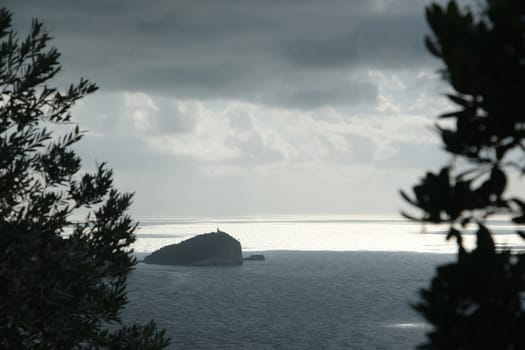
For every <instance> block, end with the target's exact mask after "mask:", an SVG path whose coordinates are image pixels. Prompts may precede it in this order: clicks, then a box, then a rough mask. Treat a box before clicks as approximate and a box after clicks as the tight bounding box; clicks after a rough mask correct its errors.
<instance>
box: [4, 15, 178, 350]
mask: <svg viewBox="0 0 525 350" xmlns="http://www.w3.org/2000/svg"><path fill="white" fill-rule="evenodd" d="M49 40H50V37H49V35H48V34H47V33H46V32H45V31H44V30H43V29H42V24H41V23H40V22H38V21H36V20H35V21H34V22H33V25H32V28H31V32H30V34H29V35H28V36H27V37H26V38H24V39H19V38H18V37H17V34H16V33H15V32H14V31H13V30H12V28H11V13H10V12H9V11H7V10H6V9H0V348H2V349H88V348H89V349H108V348H109V349H161V348H163V347H165V346H166V345H167V344H168V340H167V339H166V338H165V336H164V331H159V330H157V328H156V326H155V324H154V323H153V322H150V323H149V324H147V325H145V326H138V325H133V326H131V327H124V326H122V324H121V323H122V322H121V319H120V315H119V313H120V311H121V310H122V308H123V307H124V306H125V305H126V303H127V301H128V300H127V297H126V277H127V275H128V273H129V272H130V270H131V269H132V268H133V266H134V265H135V263H136V262H135V259H134V258H133V257H132V256H131V249H130V247H129V246H130V244H131V243H132V242H133V241H134V240H135V236H134V234H133V231H134V229H135V227H136V224H135V223H134V222H133V221H132V219H131V218H130V217H129V216H128V215H126V214H125V211H126V210H127V208H128V206H129V205H130V202H131V197H132V195H131V194H129V193H124V194H122V193H119V192H118V191H116V190H115V189H114V188H113V182H112V172H111V170H109V169H107V168H106V166H105V165H104V164H101V165H100V166H98V169H97V171H96V172H95V173H94V174H85V175H79V173H78V172H79V169H80V165H81V164H80V158H79V157H78V156H77V155H76V154H75V152H74V151H73V150H72V149H71V147H72V146H73V145H74V144H75V143H76V142H77V141H79V140H80V139H81V137H82V132H81V131H79V128H78V127H77V126H75V125H74V124H72V123H71V121H70V118H71V115H70V110H71V107H72V106H73V104H74V103H75V102H76V101H77V100H79V99H81V98H82V97H83V96H85V95H86V94H89V93H92V92H94V91H95V90H96V86H95V85H94V84H92V83H90V82H88V81H87V80H83V79H81V80H80V82H79V83H78V84H74V85H71V86H70V87H69V89H67V91H65V92H60V91H59V90H58V89H56V88H53V87H50V86H48V85H47V84H48V83H49V81H50V79H52V78H53V77H55V75H56V74H57V73H58V72H59V71H60V65H59V63H58V58H59V53H58V52H57V50H56V49H54V48H51V49H48V48H47V45H48V42H49ZM61 128H62V129H61ZM64 128H66V129H68V132H67V133H65V134H63V135H60V134H59V131H60V130H63V129H64ZM79 210H83V213H86V212H87V213H88V214H87V216H86V217H85V220H83V221H81V222H72V221H71V215H72V214H74V212H78V211H79Z"/></svg>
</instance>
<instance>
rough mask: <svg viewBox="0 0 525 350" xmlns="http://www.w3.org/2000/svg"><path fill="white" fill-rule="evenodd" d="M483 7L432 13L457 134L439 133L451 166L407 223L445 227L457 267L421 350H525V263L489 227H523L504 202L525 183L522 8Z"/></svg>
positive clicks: (427, 185) (437, 298)
mask: <svg viewBox="0 0 525 350" xmlns="http://www.w3.org/2000/svg"><path fill="white" fill-rule="evenodd" d="M478 5H479V7H478V8H477V11H473V10H472V9H471V8H468V7H467V8H463V9H461V8H459V6H458V5H457V4H456V2H455V1H449V2H448V4H447V5H446V6H441V5H437V4H432V5H430V6H429V7H428V8H427V11H426V15H427V21H428V23H429V25H430V27H431V28H432V31H433V33H434V35H433V37H428V38H427V39H426V44H427V48H428V50H429V51H430V52H431V53H432V54H433V55H434V56H436V57H438V58H440V59H441V60H442V61H443V63H444V64H445V67H444V68H443V70H442V74H443V78H444V79H445V80H446V81H447V82H449V83H450V85H451V87H452V88H453V93H451V94H449V95H448V97H449V99H450V100H451V101H452V102H453V103H454V104H455V105H456V106H457V110H456V111H453V112H450V113H446V114H443V115H441V116H439V118H442V119H449V120H450V121H451V122H452V123H449V124H447V125H452V127H443V126H439V125H438V126H437V128H438V131H439V133H440V134H441V138H442V141H443V144H444V146H445V149H446V151H447V152H449V153H451V154H452V156H453V159H452V161H451V163H450V164H448V165H447V166H446V167H444V168H442V169H441V170H440V171H439V172H438V173H430V172H429V173H427V175H426V176H425V177H424V178H423V179H422V181H421V183H419V184H418V185H417V186H415V187H414V189H413V192H414V195H413V196H412V197H411V196H409V195H407V194H406V193H403V192H402V195H403V197H404V198H405V199H406V200H407V201H408V202H410V203H411V204H412V205H414V206H416V207H418V208H420V209H421V210H422V211H423V215H422V216H421V217H414V216H412V215H407V214H405V215H406V216H407V217H409V218H411V219H413V220H418V221H422V222H430V223H447V224H448V225H449V231H448V235H447V239H451V238H454V239H455V240H456V242H457V244H458V250H459V252H458V259H457V261H456V262H454V263H451V264H448V265H445V266H441V267H439V268H438V269H437V274H436V276H435V277H434V279H433V280H432V284H431V286H430V287H429V288H428V289H426V290H423V291H422V292H421V300H420V301H419V302H418V303H417V304H416V305H415V308H416V310H418V311H419V312H420V313H421V314H422V315H423V316H424V317H425V318H426V319H427V321H428V322H430V323H431V324H432V326H433V330H432V331H431V332H430V333H429V334H428V343H426V344H424V345H422V346H421V348H423V349H448V350H452V349H509V350H510V349H525V314H524V311H523V305H522V294H523V291H524V282H525V256H524V255H523V254H522V253H519V252H512V251H510V250H500V251H498V250H497V249H495V246H494V242H493V240H492V233H491V232H490V230H489V228H487V226H486V221H487V219H488V218H490V217H491V216H492V215H494V214H507V215H510V217H512V221H513V222H514V223H516V224H523V223H525V202H523V201H522V200H520V199H519V198H513V197H508V196H506V193H505V188H506V185H507V174H508V173H509V171H513V170H517V171H518V172H520V173H521V174H524V173H525V165H524V164H523V157H524V156H525V152H524V150H525V143H524V141H525V140H524V139H525V20H524V19H525V2H524V1H522V0H486V1H485V2H484V3H483V4H481V3H479V4H478ZM459 164H460V165H459ZM469 225H476V226H477V232H476V236H477V243H476V248H475V249H473V250H472V251H467V250H466V249H465V248H464V247H463V239H462V237H463V234H464V230H465V229H466V228H467V226H469ZM517 234H518V235H520V236H521V237H522V238H523V237H525V234H524V233H523V232H521V231H519V230H518V231H517Z"/></svg>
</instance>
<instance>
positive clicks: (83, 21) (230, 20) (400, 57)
mask: <svg viewBox="0 0 525 350" xmlns="http://www.w3.org/2000/svg"><path fill="white" fill-rule="evenodd" d="M4 2H5V4H6V5H7V6H8V7H9V8H10V9H11V10H12V11H13V12H14V15H15V23H16V25H17V27H18V28H19V30H20V31H21V32H26V29H27V28H28V26H29V23H30V19H31V18H32V17H38V18H40V19H41V20H42V21H44V22H45V24H46V27H47V28H48V29H49V30H50V31H51V33H52V34H53V35H54V36H55V37H56V41H55V44H56V46H57V47H58V48H59V50H60V51H61V52H62V53H63V64H64V67H65V68H64V70H65V79H68V80H71V79H74V78H76V77H78V76H79V75H82V76H86V77H88V78H90V79H92V80H94V81H96V82H97V83H98V84H99V85H101V87H102V88H103V89H106V90H115V91H122V90H126V91H144V92H148V93H154V94H161V95H171V96H177V97H185V98H197V99H214V98H226V99H239V100H246V101H255V102H259V103H264V104H268V105H275V104H277V105H282V106H291V107H295V108H312V107H317V106H322V105H345V104H346V105H351V104H355V103H362V102H367V101H368V102H371V101H373V100H374V99H375V98H376V97H377V87H376V86H375V85H374V84H373V83H372V82H370V81H366V80H363V79H362V77H361V78H359V77H356V74H358V73H359V72H361V73H362V72H363V71H366V69H367V68H372V69H376V68H384V69H403V68H411V69H414V68H415V67H425V66H428V65H429V64H430V63H429V62H431V61H429V57H428V56H427V55H426V53H425V52H424V49H423V46H422V37H423V35H424V33H425V32H426V28H425V25H424V21H423V16H422V11H423V7H422V5H420V4H419V2H417V3H418V6H414V2H416V1H387V0H366V1H365V0H359V1H314V0H312V1H296V0H285V1H240V0H238V1H216V0H208V1H171V0H159V1H154V2H148V1H139V0H127V1H103V0H91V1H83V2H79V1H68V0H49V1H42V0H38V1H37V0H24V1H19V0H6V1H4Z"/></svg>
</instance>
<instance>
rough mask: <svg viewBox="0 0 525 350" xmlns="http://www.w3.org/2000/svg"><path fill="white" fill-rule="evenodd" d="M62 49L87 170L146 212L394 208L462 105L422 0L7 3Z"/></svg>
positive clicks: (21, 23) (22, 21)
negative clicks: (435, 53)
mask: <svg viewBox="0 0 525 350" xmlns="http://www.w3.org/2000/svg"><path fill="white" fill-rule="evenodd" d="M6 3H7V6H9V7H10V9H11V10H13V12H14V16H15V17H14V19H15V23H16V26H17V28H18V29H19V31H20V32H22V33H25V32H27V29H28V28H29V23H30V20H31V18H32V17H34V16H38V17H39V18H40V19H41V20H43V21H44V23H45V26H46V27H47V28H48V29H49V30H50V31H51V33H52V35H53V36H54V37H55V38H56V39H55V41H54V44H55V45H56V46H57V47H58V48H59V50H60V51H61V52H62V53H63V57H62V58H61V62H62V64H63V74H62V75H61V77H60V78H59V79H58V80H57V82H58V83H59V84H63V83H64V82H67V83H70V82H71V81H75V80H77V79H78V78H79V77H80V76H84V77H87V78H89V79H91V80H93V81H95V82H97V83H98V84H99V85H100V86H101V90H100V91H99V92H97V93H96V94H94V95H93V96H89V97H88V98H86V99H85V100H83V101H82V102H81V103H79V104H78V105H77V106H76V107H75V110H74V112H73V116H74V117H75V118H76V119H77V120H78V121H79V123H80V126H81V128H82V129H87V130H88V131H89V133H88V134H87V136H86V137H85V139H84V140H83V142H81V143H80V144H79V145H78V146H77V150H78V151H79V153H80V155H81V157H82V159H83V160H84V161H85V163H84V164H85V167H86V168H88V169H89V168H90V167H92V166H93V165H92V164H94V160H96V161H98V162H101V161H108V162H109V164H110V166H111V167H114V168H115V173H116V174H117V183H118V185H119V187H121V188H122V189H124V190H130V191H135V192H136V197H135V203H136V204H135V212H137V213H141V214H144V215H147V214H154V215H173V214H195V213H197V214H202V215H206V214H208V215H210V214H211V215H214V214H237V215H239V214H246V213H290V212H295V213H297V212H303V213H304V212H315V213H322V212H339V213H351V212H353V213H357V212H376V213H377V212H378V211H379V212H381V211H392V210H393V208H395V207H396V205H397V203H398V202H399V200H398V196H397V189H398V188H400V187H406V186H408V185H409V184H410V183H411V182H412V181H415V179H417V175H419V173H420V170H419V169H421V168H422V167H423V166H431V165H434V164H435V163H437V162H439V161H440V160H442V159H443V155H442V154H441V153H440V152H439V150H438V147H437V144H438V137H437V135H436V133H435V132H434V131H433V129H432V128H433V126H432V120H433V119H432V117H434V116H436V115H437V114H439V113H441V112H443V111H444V110H446V109H447V108H449V106H448V104H447V102H446V101H445V100H444V99H443V98H441V97H440V96H441V95H440V94H442V93H443V92H444V91H445V88H444V86H443V84H441V83H440V82H439V77H437V76H436V74H435V73H434V71H435V69H436V67H437V62H436V61H434V60H433V59H432V58H430V56H428V55H427V54H426V53H425V52H424V49H423V46H422V38H423V35H424V34H425V33H426V32H427V29H426V27H425V25H424V20H423V5H422V4H420V3H418V4H417V6H415V5H414V1H412V0H396V1H392V0H356V1H346V0H330V1H316V0H306V1H298V0H282V1H252V0H248V1H246V0H221V1H216V0H203V1H190V2H188V1H185V2H183V1H176V0H175V1H172V0H157V1H155V2H146V1H142V0H128V1H121V2H117V1H103V0H92V1H89V2H78V1H66V0H46V1H41V0H24V1H18V0H6Z"/></svg>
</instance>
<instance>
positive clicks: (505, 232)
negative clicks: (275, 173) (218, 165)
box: [134, 216, 522, 254]
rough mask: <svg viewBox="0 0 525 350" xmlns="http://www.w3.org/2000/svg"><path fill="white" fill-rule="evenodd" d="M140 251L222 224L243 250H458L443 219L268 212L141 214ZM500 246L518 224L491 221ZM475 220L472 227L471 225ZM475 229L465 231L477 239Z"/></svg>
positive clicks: (512, 242) (468, 242)
mask: <svg viewBox="0 0 525 350" xmlns="http://www.w3.org/2000/svg"><path fill="white" fill-rule="evenodd" d="M139 221H140V226H139V229H138V231H137V238H138V239H137V242H136V243H135V246H134V248H135V251H136V252H144V253H145V252H151V251H154V250H156V249H158V248H160V247H162V246H164V245H167V244H173V243H178V242H180V241H182V240H185V239H188V238H190V237H192V236H195V235H197V234H201V233H205V232H212V231H215V230H217V228H219V229H220V230H222V231H226V232H228V233H229V234H230V235H232V236H233V237H235V238H236V239H238V240H239V241H240V242H241V244H242V247H243V250H245V251H267V250H300V251H409V252H421V253H446V254H448V253H454V252H456V250H457V248H456V245H455V242H453V241H450V242H447V241H446V240H445V234H444V232H446V229H447V227H446V226H445V225H427V226H425V227H424V226H422V225H421V224H418V223H413V222H409V221H407V220H405V219H403V218H400V217H398V216H360V217H357V216H267V217H235V218H212V217H173V218H165V217H162V218H141V219H139ZM492 227H493V228H494V232H495V233H496V234H495V240H496V242H497V244H498V245H500V246H519V245H520V244H522V241H521V239H520V238H519V237H518V236H517V235H516V234H513V233H512V232H513V231H512V229H513V228H514V227H512V226H509V225H508V223H506V222H504V221H494V222H492ZM473 229H474V226H472V227H470V230H471V231H472V230H473ZM474 240H475V235H473V234H467V235H465V237H464V242H465V246H466V247H467V248H471V247H473V245H474Z"/></svg>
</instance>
